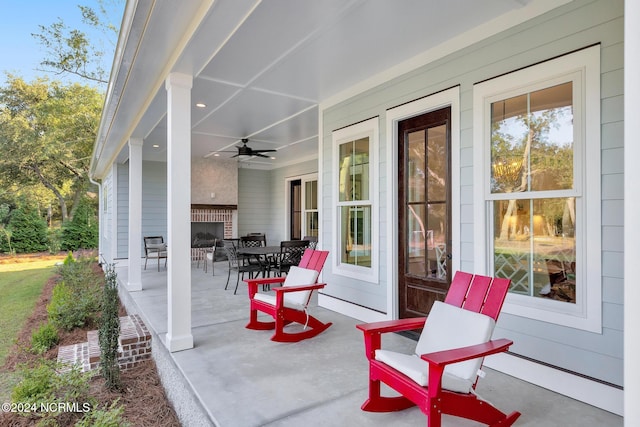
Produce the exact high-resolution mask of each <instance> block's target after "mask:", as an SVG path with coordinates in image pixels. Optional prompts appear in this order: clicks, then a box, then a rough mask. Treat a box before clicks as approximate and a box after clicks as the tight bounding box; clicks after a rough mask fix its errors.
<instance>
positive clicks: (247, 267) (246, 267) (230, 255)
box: [223, 240, 262, 295]
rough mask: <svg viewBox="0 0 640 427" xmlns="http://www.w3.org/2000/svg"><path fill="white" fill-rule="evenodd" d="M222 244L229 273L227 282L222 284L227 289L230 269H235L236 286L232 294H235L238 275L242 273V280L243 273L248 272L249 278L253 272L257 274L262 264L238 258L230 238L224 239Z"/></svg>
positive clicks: (238, 281) (238, 280) (238, 279)
mask: <svg viewBox="0 0 640 427" xmlns="http://www.w3.org/2000/svg"><path fill="white" fill-rule="evenodd" d="M223 244H224V250H225V252H226V253H227V260H228V261H229V273H228V274H227V284H226V285H225V286H224V289H225V290H227V287H228V286H229V279H230V278H231V271H232V270H233V271H236V272H237V275H238V276H237V278H236V288H235V289H234V291H233V294H234V295H235V294H236V292H237V291H238V284H239V283H240V275H241V274H242V278H243V280H244V274H245V273H249V278H250V279H252V278H253V276H254V273H255V274H256V275H257V274H258V273H259V272H260V271H261V270H262V266H261V265H260V264H248V263H244V262H243V261H242V259H240V258H238V250H237V248H236V245H235V244H234V243H233V242H232V241H231V240H224V241H223Z"/></svg>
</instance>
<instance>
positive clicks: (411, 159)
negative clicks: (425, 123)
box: [407, 130, 427, 203]
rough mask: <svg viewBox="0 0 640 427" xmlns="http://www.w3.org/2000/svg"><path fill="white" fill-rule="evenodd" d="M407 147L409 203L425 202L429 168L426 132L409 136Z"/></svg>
mask: <svg viewBox="0 0 640 427" xmlns="http://www.w3.org/2000/svg"><path fill="white" fill-rule="evenodd" d="M408 139H409V144H408V147H407V162H408V164H407V174H408V175H407V178H408V179H407V201H408V202H409V203H411V202H424V201H425V200H426V194H425V191H426V177H427V168H426V167H425V163H426V161H425V160H426V159H425V152H424V140H425V131H424V130H421V131H418V132H412V133H410V134H409V137H408Z"/></svg>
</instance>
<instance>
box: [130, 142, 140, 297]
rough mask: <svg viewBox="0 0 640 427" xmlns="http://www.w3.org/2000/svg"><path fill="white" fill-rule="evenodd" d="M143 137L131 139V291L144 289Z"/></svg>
mask: <svg viewBox="0 0 640 427" xmlns="http://www.w3.org/2000/svg"><path fill="white" fill-rule="evenodd" d="M141 254H142V138H131V139H129V278H128V281H127V288H128V289H129V290H130V291H141V290H142V271H141V269H142V262H141V258H140V255H141Z"/></svg>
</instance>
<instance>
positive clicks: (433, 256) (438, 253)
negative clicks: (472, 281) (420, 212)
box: [427, 202, 447, 280]
mask: <svg viewBox="0 0 640 427" xmlns="http://www.w3.org/2000/svg"><path fill="white" fill-rule="evenodd" d="M428 206H429V207H428V210H429V214H428V215H429V216H428V224H429V229H428V230H427V234H428V235H429V239H428V240H427V249H428V260H429V270H428V274H429V277H433V278H435V279H438V280H445V279H446V278H447V237H446V230H447V205H446V203H445V202H438V203H429V205H428Z"/></svg>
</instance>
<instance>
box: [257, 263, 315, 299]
mask: <svg viewBox="0 0 640 427" xmlns="http://www.w3.org/2000/svg"><path fill="white" fill-rule="evenodd" d="M317 279H318V272H317V271H316V270H312V269H309V268H302V267H297V266H295V265H294V266H292V267H291V268H290V269H289V273H287V277H286V278H285V279H284V283H283V284H282V286H283V287H286V286H302V285H313V284H314V283H316V280H317ZM310 293H311V291H302V292H287V293H285V295H284V305H285V307H289V308H295V309H297V310H304V309H305V308H306V306H307V302H308V301H309V295H310ZM253 299H256V300H258V301H263V302H266V303H268V304H271V305H276V297H275V295H271V294H265V293H260V292H258V293H256V294H255V295H254V297H253Z"/></svg>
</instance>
